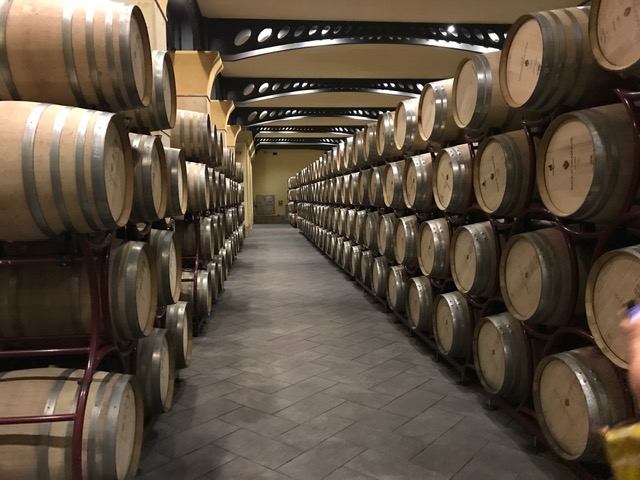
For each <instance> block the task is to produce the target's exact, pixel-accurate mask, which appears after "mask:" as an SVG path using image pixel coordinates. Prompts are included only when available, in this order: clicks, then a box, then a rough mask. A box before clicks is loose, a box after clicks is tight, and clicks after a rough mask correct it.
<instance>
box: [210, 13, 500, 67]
mask: <svg viewBox="0 0 640 480" xmlns="http://www.w3.org/2000/svg"><path fill="white" fill-rule="evenodd" d="M203 28H204V30H205V35H206V36H207V41H208V47H209V48H210V49H211V50H217V51H219V52H220V54H221V56H222V60H223V61H226V62H233V61H237V60H243V59H246V58H251V57H256V56H259V55H266V54H269V53H275V52H281V51H287V50H295V49H299V48H309V47H317V46H322V45H340V44H404V45H425V46H441V47H449V48H456V49H462V50H469V51H476V52H484V51H486V49H487V48H497V49H499V48H502V44H503V43H504V40H505V38H506V35H507V31H508V30H509V25H508V24H482V23H459V24H450V23H396V22H345V21H343V22H338V21H306V20H250V19H226V18H225V19H204V21H203Z"/></svg>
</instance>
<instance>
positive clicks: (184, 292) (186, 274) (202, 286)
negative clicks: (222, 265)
mask: <svg viewBox="0 0 640 480" xmlns="http://www.w3.org/2000/svg"><path fill="white" fill-rule="evenodd" d="M227 266H228V265H227ZM196 282H197V285H198V287H197V292H196V295H197V298H194V291H193V290H194V286H195V283H196ZM180 300H183V301H185V302H187V303H189V305H192V306H193V309H194V311H195V312H196V314H195V315H196V316H197V317H206V316H207V315H209V314H210V313H211V305H212V304H213V285H210V284H209V275H208V274H207V272H206V271H203V270H199V271H198V275H197V280H195V279H194V272H193V271H192V270H183V271H182V282H181V284H180Z"/></svg>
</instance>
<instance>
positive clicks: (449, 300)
mask: <svg viewBox="0 0 640 480" xmlns="http://www.w3.org/2000/svg"><path fill="white" fill-rule="evenodd" d="M433 309H434V314H433V334H434V337H435V340H436V345H437V347H438V351H440V353H442V354H443V355H446V356H451V357H457V358H467V357H468V356H469V354H470V353H471V344H472V341H473V329H474V317H473V312H472V310H471V306H470V305H469V303H468V302H467V299H466V298H465V297H464V295H463V294H462V293H460V292H451V293H445V294H442V295H438V296H437V297H436V298H435V300H434V305H433Z"/></svg>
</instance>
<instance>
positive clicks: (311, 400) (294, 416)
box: [276, 393, 344, 423]
mask: <svg viewBox="0 0 640 480" xmlns="http://www.w3.org/2000/svg"><path fill="white" fill-rule="evenodd" d="M343 402H344V400H342V399H341V398H336V397H332V396H330V395H324V394H322V393H317V394H315V395H312V396H311V397H307V398H305V399H304V400H301V401H299V402H298V403H296V404H295V405H292V406H290V407H287V408H285V409H284V410H280V411H279V412H278V413H277V414H276V415H277V416H278V417H281V418H284V419H287V420H290V421H292V422H296V423H304V422H306V421H307V420H311V419H312V418H314V417H317V416H318V415H320V414H322V413H325V412H326V411H328V410H331V409H332V408H334V407H337V406H338V405H340V404H341V403H343Z"/></svg>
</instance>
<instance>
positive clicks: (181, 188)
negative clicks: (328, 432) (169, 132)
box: [164, 148, 189, 217]
mask: <svg viewBox="0 0 640 480" xmlns="http://www.w3.org/2000/svg"><path fill="white" fill-rule="evenodd" d="M164 156H165V159H166V162H167V183H168V186H167V209H166V212H165V215H166V216H168V217H179V216H181V215H184V214H185V213H187V206H188V202H189V192H188V190H187V163H186V156H185V154H184V152H183V151H182V150H180V149H178V148H165V149H164Z"/></svg>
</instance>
